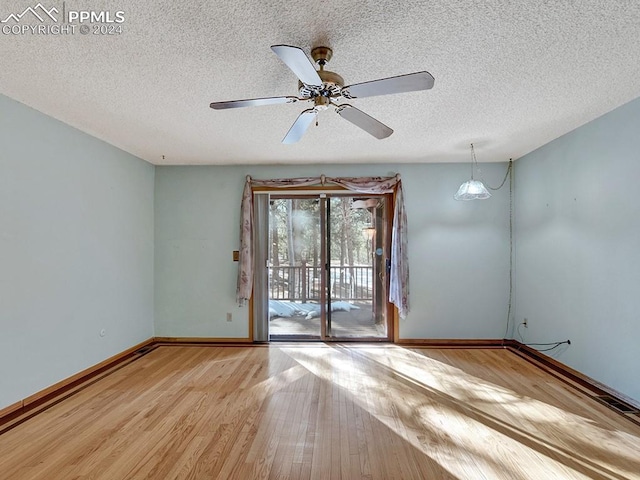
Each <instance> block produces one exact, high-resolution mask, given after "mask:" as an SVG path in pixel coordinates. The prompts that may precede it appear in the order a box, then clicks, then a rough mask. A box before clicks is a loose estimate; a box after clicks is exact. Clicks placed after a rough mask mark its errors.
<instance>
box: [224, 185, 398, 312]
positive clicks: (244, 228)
mask: <svg viewBox="0 0 640 480" xmlns="http://www.w3.org/2000/svg"><path fill="white" fill-rule="evenodd" d="M327 184H331V185H339V186H341V187H344V188H346V189H347V190H350V191H352V192H356V193H365V194H366V193H370V194H383V193H395V203H394V205H395V207H394V211H393V226H392V230H391V271H390V279H389V284H390V287H389V301H390V302H391V303H393V304H394V305H395V306H396V307H397V308H398V313H399V314H400V317H401V318H404V317H405V316H406V315H407V313H409V262H408V255H407V214H406V211H405V206H404V196H403V192H402V181H401V179H400V175H395V176H393V177H326V176H324V175H321V176H319V177H302V178H279V179H273V180H256V179H252V178H251V177H250V176H247V180H246V183H245V186H244V191H243V193H242V204H241V213H240V258H239V264H238V286H237V289H236V298H237V301H238V304H239V305H241V306H242V305H245V304H246V302H247V301H248V300H249V298H250V297H251V291H252V288H253V269H254V251H253V229H254V221H253V188H256V187H269V188H288V187H311V186H324V185H327Z"/></svg>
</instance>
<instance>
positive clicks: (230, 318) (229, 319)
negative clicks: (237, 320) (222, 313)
mask: <svg viewBox="0 0 640 480" xmlns="http://www.w3.org/2000/svg"><path fill="white" fill-rule="evenodd" d="M232 320H233V316H232V315H231V312H227V322H231V321H232Z"/></svg>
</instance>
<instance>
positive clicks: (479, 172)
mask: <svg viewBox="0 0 640 480" xmlns="http://www.w3.org/2000/svg"><path fill="white" fill-rule="evenodd" d="M472 145H473V144H472ZM473 158H474V160H475V154H474V156H473ZM512 166H513V159H511V158H510V159H509V166H508V167H507V171H506V172H505V174H504V178H503V179H502V183H501V184H500V185H499V186H498V187H495V188H494V187H492V186H490V185H487V182H486V181H485V179H484V178H483V177H482V170H480V167H479V166H478V162H477V161H476V168H477V169H478V176H479V177H480V178H481V179H482V181H483V183H484V184H485V185H486V186H487V188H488V189H489V190H493V191H496V190H500V189H501V188H502V187H503V186H504V183H505V182H506V181H507V177H508V176H509V174H510V173H511V168H512Z"/></svg>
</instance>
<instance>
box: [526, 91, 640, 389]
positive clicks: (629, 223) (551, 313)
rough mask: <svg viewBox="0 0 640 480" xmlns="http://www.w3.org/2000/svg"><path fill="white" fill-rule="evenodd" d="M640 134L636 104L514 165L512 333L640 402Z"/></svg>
mask: <svg viewBox="0 0 640 480" xmlns="http://www.w3.org/2000/svg"><path fill="white" fill-rule="evenodd" d="M639 131H640V99H636V100H634V101H632V102H630V103H628V104H626V105H623V106H622V107H620V108H618V109H616V110H614V111H612V112H610V113H608V114H606V115H604V116H602V117H600V118H598V119H596V120H594V121H592V122H590V123H588V124H586V125H584V126H582V127H580V128H578V129H576V130H574V131H572V132H570V133H568V134H566V135H564V136H563V137H560V138H558V139H556V140H555V141H553V142H551V143H549V144H547V145H545V146H543V147H541V148H539V149H538V150H536V151H534V152H532V153H530V154H528V155H526V156H525V157H523V158H521V159H519V160H518V161H517V162H516V168H515V172H516V173H515V208H516V210H515V219H516V223H515V225H516V228H515V240H516V241H515V244H516V254H515V259H516V270H515V283H516V316H515V324H516V325H517V324H519V323H520V322H522V321H523V319H524V318H527V320H528V325H529V327H528V328H526V329H524V328H522V327H521V328H520V332H522V333H523V335H524V340H525V341H526V342H540V343H547V342H555V341H562V340H566V339H570V340H571V345H570V346H568V347H567V346H562V347H561V348H559V349H556V350H553V351H550V352H546V353H547V354H549V355H552V356H555V357H557V358H558V359H559V360H560V361H561V362H563V363H565V364H567V365H569V366H571V367H573V368H575V369H576V370H578V371H580V372H583V373H585V374H586V375H589V376H591V377H593V378H594V379H596V380H598V381H600V382H602V383H604V384H606V385H609V386H611V387H613V388H615V389H617V390H618V391H620V392H622V393H623V394H626V395H628V396H630V397H632V398H634V399H639V400H640V381H639V380H638V379H639V377H638V365H640V348H639V347H638V339H639V338H640V313H639V312H640V198H639V197H638V179H640V154H639V153H638V152H639V149H638V132H639ZM515 334H516V338H517V339H519V337H518V335H517V331H516V332H515Z"/></svg>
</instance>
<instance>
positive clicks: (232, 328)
mask: <svg viewBox="0 0 640 480" xmlns="http://www.w3.org/2000/svg"><path fill="white" fill-rule="evenodd" d="M482 168H483V172H484V175H485V177H486V178H487V180H488V182H489V183H490V184H493V185H497V184H498V183H499V182H500V180H501V179H502V178H503V176H504V172H505V171H506V164H504V163H501V164H487V165H484V166H483V167H482ZM396 172H399V173H400V174H401V175H402V179H403V185H404V189H405V196H406V205H407V213H408V219H409V262H410V268H411V292H412V296H411V304H412V311H411V313H410V315H409V316H408V317H407V318H406V319H405V320H402V321H401V323H400V334H401V336H402V337H403V338H502V337H503V335H504V332H505V325H506V316H507V300H508V272H509V269H508V267H509V243H508V238H509V237H508V222H509V192H508V186H506V187H505V188H503V189H502V190H500V191H498V192H496V194H495V195H494V197H493V198H491V199H489V200H486V201H483V202H457V201H455V200H453V194H454V193H455V191H456V190H457V188H458V187H459V186H460V184H461V183H462V182H463V181H465V180H467V179H468V176H469V165H468V164H425V165H408V164H399V165H394V166H393V169H392V170H391V169H390V167H389V165H386V166H384V165H322V166H286V167H284V166H283V167H258V166H239V167H220V166H205V167H157V168H156V190H155V192H156V193H155V214H156V217H155V246H156V248H155V274H156V275H155V288H156V295H155V298H156V302H155V324H156V334H157V335H158V336H196V337H198V336H200V337H246V336H247V334H248V321H247V318H248V313H247V310H246V308H238V307H237V306H235V289H236V272H237V264H236V263H234V262H233V261H232V256H231V255H232V251H233V250H237V249H238V229H239V216H240V198H241V192H242V188H243V186H244V181H245V176H246V175H247V174H250V175H252V176H253V177H255V178H281V177H297V176H306V175H320V174H322V173H324V174H326V175H329V176H361V175H382V176H384V175H391V174H395V173H396ZM227 312H231V313H232V315H233V321H232V322H231V323H229V322H227V321H226V313H227Z"/></svg>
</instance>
